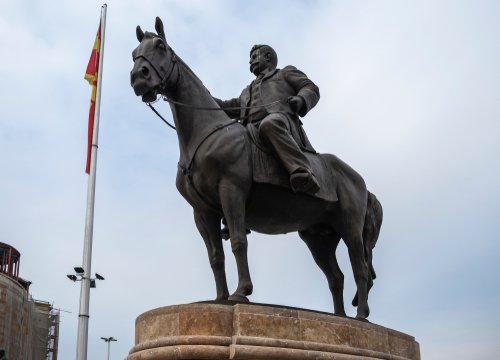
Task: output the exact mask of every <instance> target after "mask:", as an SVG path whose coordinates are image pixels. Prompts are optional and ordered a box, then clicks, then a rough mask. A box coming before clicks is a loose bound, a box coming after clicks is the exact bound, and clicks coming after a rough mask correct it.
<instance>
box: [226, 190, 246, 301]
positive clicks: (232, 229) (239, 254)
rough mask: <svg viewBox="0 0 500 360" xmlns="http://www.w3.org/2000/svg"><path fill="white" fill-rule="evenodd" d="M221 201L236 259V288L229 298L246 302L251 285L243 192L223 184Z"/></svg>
mask: <svg viewBox="0 0 500 360" xmlns="http://www.w3.org/2000/svg"><path fill="white" fill-rule="evenodd" d="M223 188H224V191H221V203H222V209H223V211H224V216H225V217H226V221H227V226H228V227H229V234H230V236H231V249H232V251H233V254H234V257H235V259H236V265H237V268H238V288H237V289H236V291H235V292H234V293H233V294H232V295H231V296H230V297H229V300H233V301H243V302H248V298H247V296H248V295H251V294H252V291H253V285H252V280H251V278H250V270H249V269H248V258H247V249H248V242H247V235H246V224H245V203H246V197H245V193H244V192H243V191H241V189H239V188H237V187H236V186H233V185H227V186H223Z"/></svg>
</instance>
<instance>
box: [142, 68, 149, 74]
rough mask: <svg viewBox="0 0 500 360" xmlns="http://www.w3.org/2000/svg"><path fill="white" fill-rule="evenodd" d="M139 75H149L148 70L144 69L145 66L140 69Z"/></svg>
mask: <svg viewBox="0 0 500 360" xmlns="http://www.w3.org/2000/svg"><path fill="white" fill-rule="evenodd" d="M141 73H142V75H144V76H148V75H149V70H148V68H147V67H145V66H143V67H141Z"/></svg>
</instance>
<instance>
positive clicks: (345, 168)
mask: <svg viewBox="0 0 500 360" xmlns="http://www.w3.org/2000/svg"><path fill="white" fill-rule="evenodd" d="M155 29H156V34H155V33H153V32H143V31H142V30H141V28H140V27H139V26H137V29H136V35H137V39H138V40H139V46H138V47H137V48H136V49H135V50H134V51H133V52H132V56H133V60H134V66H133V69H132V71H131V85H132V87H133V89H134V92H135V94H136V95H137V96H141V97H142V101H143V102H145V103H150V102H153V101H154V100H156V99H157V96H159V95H160V96H162V97H164V99H166V100H168V101H169V102H170V108H171V111H172V115H173V119H174V123H175V127H176V130H177V136H178V140H179V148H180V159H179V166H178V171H177V179H176V186H177V189H178V191H179V192H180V193H181V194H182V196H183V197H184V198H185V199H186V201H187V202H188V203H189V204H190V205H191V206H192V207H193V210H194V220H195V223H196V226H197V228H198V230H199V232H200V234H201V236H202V237H203V240H204V241H205V245H206V247H207V251H208V257H209V261H210V266H211V267H212V271H213V274H214V278H215V284H216V290H217V298H216V299H215V300H216V301H221V302H223V301H236V302H248V301H249V300H248V298H247V296H249V295H250V294H252V290H253V285H252V280H251V278H250V271H249V268H248V260H247V247H248V243H247V232H246V230H247V229H251V230H253V231H257V232H260V233H264V234H283V233H288V232H295V231H297V232H298V233H299V236H300V237H301V239H302V240H303V241H304V242H305V243H306V245H307V246H308V248H309V249H310V251H311V253H312V255H313V257H314V260H315V262H316V263H317V265H318V266H319V267H320V268H321V270H322V271H323V272H324V274H325V275H326V278H327V280H328V285H329V288H330V291H331V293H332V297H333V304H334V313H335V314H336V315H340V316H346V313H345V308H344V300H343V290H344V275H343V273H342V271H341V270H340V268H339V265H338V263H337V259H336V256H335V252H336V249H337V246H338V244H339V242H340V239H343V240H344V242H345V244H346V246H347V248H348V252H349V258H350V261H351V265H352V270H353V273H354V278H355V281H356V288H357V292H356V295H355V296H354V299H353V302H352V303H353V306H357V316H356V317H357V318H359V319H366V318H367V317H368V315H369V313H370V310H369V306H368V292H369V290H370V288H371V287H372V285H373V279H374V278H375V271H374V269H373V266H372V250H373V247H374V246H375V243H376V241H377V238H378V235H379V231H380V226H381V224H382V207H381V205H380V203H379V201H378V200H377V198H376V197H375V196H374V195H373V194H371V193H370V192H368V191H367V189H366V185H365V182H364V180H363V178H362V177H361V176H360V175H359V174H358V173H357V172H356V171H354V170H353V169H352V168H351V167H350V166H349V165H347V164H346V163H344V162H343V161H342V160H340V159H339V158H338V157H336V156H334V155H330V154H312V155H310V156H313V157H315V158H316V159H317V160H316V162H317V163H318V164H319V165H318V166H319V169H315V172H316V173H317V174H318V175H320V176H319V177H321V176H322V177H326V178H328V179H335V182H334V183H335V188H334V189H333V191H332V192H331V194H330V195H331V198H335V200H336V201H325V200H324V199H321V198H318V197H317V196H311V195H308V194H303V193H294V192H293V191H292V190H291V189H290V188H286V187H283V186H276V185H274V184H265V183H257V182H255V181H254V180H253V173H252V172H253V171H254V170H253V169H254V167H253V165H252V159H253V158H252V155H251V151H252V150H251V149H252V146H253V145H252V144H253V142H252V138H251V136H250V134H249V132H248V131H247V129H246V128H245V127H244V126H243V125H242V124H241V123H240V122H238V121H235V120H231V119H230V118H229V117H228V116H227V115H226V114H225V113H224V112H223V111H213V110H221V109H220V108H219V106H218V105H217V103H216V101H215V100H214V99H213V97H212V96H211V95H210V92H209V91H208V90H207V89H206V88H205V86H204V85H203V83H202V82H201V80H200V79H199V78H198V77H197V76H196V75H195V74H194V72H193V71H192V70H191V69H190V68H189V67H188V66H187V65H186V64H185V63H184V62H183V61H182V59H181V58H179V57H178V56H177V55H176V54H175V52H174V51H173V50H172V48H171V47H170V46H169V45H168V43H167V40H166V37H165V32H164V28H163V23H162V21H161V20H160V18H158V17H157V18H156V23H155ZM318 171H319V172H320V173H318ZM222 218H225V220H226V223H227V226H228V228H229V232H230V242H231V249H232V252H233V254H234V256H235V259H236V264H237V269H238V287H237V289H236V291H235V292H234V293H233V294H232V295H231V296H229V291H228V286H227V281H226V272H225V265H224V249H223V245H222V237H221V219H222Z"/></svg>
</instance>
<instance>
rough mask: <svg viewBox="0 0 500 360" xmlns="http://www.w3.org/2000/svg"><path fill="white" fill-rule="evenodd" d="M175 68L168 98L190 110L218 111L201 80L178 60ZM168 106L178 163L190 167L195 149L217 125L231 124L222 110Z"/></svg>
mask: <svg viewBox="0 0 500 360" xmlns="http://www.w3.org/2000/svg"><path fill="white" fill-rule="evenodd" d="M177 66H178V67H179V78H178V81H177V85H176V87H175V89H172V90H173V91H172V92H171V94H169V95H170V97H171V98H172V99H173V100H175V101H177V102H180V103H184V104H189V105H192V106H193V107H205V108H218V107H219V106H218V104H217V103H216V102H215V100H214V99H213V98H212V96H211V95H210V92H209V91H208V90H207V88H205V86H204V85H203V83H202V82H201V80H200V79H199V78H198V77H197V76H196V75H195V74H194V72H193V71H192V70H191V69H190V68H189V67H188V66H187V65H186V64H185V63H184V62H183V61H182V60H181V59H180V58H177ZM170 107H171V109H172V115H173V118H174V122H175V126H176V128H177V136H178V138H179V148H180V156H181V163H184V164H185V165H189V162H190V161H191V160H192V157H193V156H194V152H195V151H196V148H197V147H198V146H199V145H200V143H201V142H202V141H203V140H204V139H205V138H206V137H207V136H208V134H210V133H211V132H213V129H214V128H215V127H216V126H217V125H220V124H224V123H228V122H229V121H230V119H229V118H228V116H227V115H226V114H225V113H224V112H223V111H213V110H212V111H206V110H200V109H195V108H193V107H189V106H182V105H175V104H171V105H170Z"/></svg>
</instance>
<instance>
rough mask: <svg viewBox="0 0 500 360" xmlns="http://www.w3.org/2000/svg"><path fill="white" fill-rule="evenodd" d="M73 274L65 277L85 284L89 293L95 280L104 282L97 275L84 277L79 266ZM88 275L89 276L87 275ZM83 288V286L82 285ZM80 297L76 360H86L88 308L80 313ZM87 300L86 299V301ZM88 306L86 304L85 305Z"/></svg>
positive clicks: (82, 270)
mask: <svg viewBox="0 0 500 360" xmlns="http://www.w3.org/2000/svg"><path fill="white" fill-rule="evenodd" d="M74 269H75V273H76V275H75V274H69V275H66V276H67V277H68V279H70V280H71V281H73V282H77V281H81V282H82V284H83V283H87V285H86V286H88V289H89V292H90V289H91V288H92V289H93V288H95V287H96V286H95V281H96V279H97V280H104V277H103V276H101V275H99V274H98V273H96V274H95V278H92V277H87V276H85V270H84V269H83V267H81V266H76V267H75V268H74ZM89 275H90V274H89ZM82 286H83V285H82ZM81 300H82V296H81V292H80V315H79V320H78V339H77V356H76V359H77V360H87V336H88V320H89V317H90V316H89V311H88V307H87V309H86V311H85V312H82V306H81V305H82V301H81ZM87 300H88V299H87ZM86 304H87V306H88V302H87V303H86ZM82 317H84V318H85V321H82ZM82 324H83V325H82ZM80 325H82V326H83V328H84V331H82V330H81V329H80Z"/></svg>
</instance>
